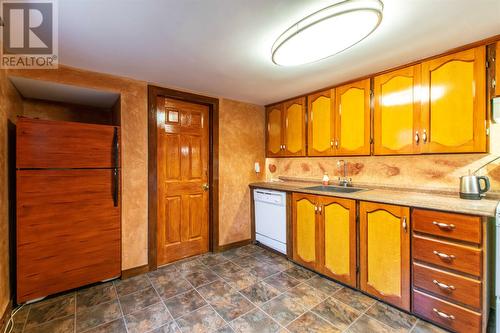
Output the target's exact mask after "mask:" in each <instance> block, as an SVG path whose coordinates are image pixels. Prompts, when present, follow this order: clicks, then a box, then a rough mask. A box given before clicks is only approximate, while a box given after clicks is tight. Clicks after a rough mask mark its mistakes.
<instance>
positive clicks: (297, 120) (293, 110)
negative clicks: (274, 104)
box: [283, 97, 306, 156]
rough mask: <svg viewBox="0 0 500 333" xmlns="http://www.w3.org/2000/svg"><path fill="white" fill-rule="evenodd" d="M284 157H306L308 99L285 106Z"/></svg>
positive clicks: (298, 100)
mask: <svg viewBox="0 0 500 333" xmlns="http://www.w3.org/2000/svg"><path fill="white" fill-rule="evenodd" d="M284 116H285V117H284V136H283V155H284V156H305V155H306V126H305V124H306V99H305V97H300V98H296V99H294V100H291V101H288V102H285V104H284Z"/></svg>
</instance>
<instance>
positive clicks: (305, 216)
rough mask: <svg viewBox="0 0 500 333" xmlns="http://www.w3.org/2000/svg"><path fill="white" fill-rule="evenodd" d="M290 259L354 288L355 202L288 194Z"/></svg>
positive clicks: (355, 253) (355, 254)
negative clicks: (291, 242)
mask: <svg viewBox="0 0 500 333" xmlns="http://www.w3.org/2000/svg"><path fill="white" fill-rule="evenodd" d="M292 210H293V213H292V224H293V226H292V230H293V231H292V232H293V255H292V256H293V260H295V261H296V262H298V263H300V264H301V265H303V266H305V267H308V268H310V269H313V270H316V271H318V272H320V273H322V274H324V275H327V276H330V277H332V278H334V279H337V280H339V281H342V282H343V283H345V284H348V285H350V286H352V287H356V277H357V275H356V257H357V252H356V201H355V200H349V199H340V198H334V197H328V196H317V195H310V194H302V193H293V195H292Z"/></svg>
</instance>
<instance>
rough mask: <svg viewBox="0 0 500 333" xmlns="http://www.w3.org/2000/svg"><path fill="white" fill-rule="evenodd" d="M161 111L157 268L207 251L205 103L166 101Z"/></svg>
mask: <svg viewBox="0 0 500 333" xmlns="http://www.w3.org/2000/svg"><path fill="white" fill-rule="evenodd" d="M157 107H158V231H157V239H158V266H160V265H163V264H167V263H169V262H172V261H175V260H178V259H181V258H185V257H189V256H193V255H197V254H200V253H204V252H207V251H208V231H209V220H208V217H209V208H208V207H209V206H208V199H209V192H208V157H209V155H208V154H209V153H208V151H209V150H208V133H209V113H208V112H209V111H208V107H207V106H205V105H200V104H194V103H188V102H183V101H179V100H174V99H168V98H163V97H158V98H157Z"/></svg>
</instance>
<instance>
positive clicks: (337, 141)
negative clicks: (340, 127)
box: [335, 139, 339, 148]
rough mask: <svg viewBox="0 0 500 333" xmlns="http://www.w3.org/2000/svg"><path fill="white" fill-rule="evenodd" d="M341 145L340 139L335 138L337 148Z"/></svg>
mask: <svg viewBox="0 0 500 333" xmlns="http://www.w3.org/2000/svg"><path fill="white" fill-rule="evenodd" d="M338 147H339V140H337V139H335V148H338Z"/></svg>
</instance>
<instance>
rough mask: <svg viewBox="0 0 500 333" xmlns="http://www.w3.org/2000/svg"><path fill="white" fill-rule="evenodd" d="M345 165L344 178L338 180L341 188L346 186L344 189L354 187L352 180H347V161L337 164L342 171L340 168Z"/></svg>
mask: <svg viewBox="0 0 500 333" xmlns="http://www.w3.org/2000/svg"><path fill="white" fill-rule="evenodd" d="M342 164H343V165H344V173H343V176H342V177H339V178H338V180H339V185H340V186H344V187H348V186H352V178H347V163H346V161H344V160H340V161H338V162H337V167H338V168H339V170H341V169H340V166H341V165H342Z"/></svg>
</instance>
